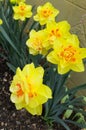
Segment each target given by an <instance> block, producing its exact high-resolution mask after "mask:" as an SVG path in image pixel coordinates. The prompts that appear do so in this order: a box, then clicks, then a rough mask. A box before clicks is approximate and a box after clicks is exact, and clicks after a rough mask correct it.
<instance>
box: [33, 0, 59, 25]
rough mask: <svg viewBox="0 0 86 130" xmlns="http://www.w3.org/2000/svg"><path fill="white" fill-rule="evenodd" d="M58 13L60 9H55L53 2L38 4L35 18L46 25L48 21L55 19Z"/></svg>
mask: <svg viewBox="0 0 86 130" xmlns="http://www.w3.org/2000/svg"><path fill="white" fill-rule="evenodd" d="M58 13H59V10H57V9H55V8H54V7H53V6H52V4H51V3H49V2H47V3H46V4H44V5H43V6H38V8H37V14H36V15H35V16H34V20H35V21H39V23H40V24H41V25H44V24H46V23H47V22H48V21H55V17H56V16H57V14H58Z"/></svg>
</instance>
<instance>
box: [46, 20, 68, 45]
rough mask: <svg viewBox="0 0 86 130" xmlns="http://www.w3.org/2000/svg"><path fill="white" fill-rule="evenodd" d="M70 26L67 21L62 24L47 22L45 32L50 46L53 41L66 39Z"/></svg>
mask: <svg viewBox="0 0 86 130" xmlns="http://www.w3.org/2000/svg"><path fill="white" fill-rule="evenodd" d="M69 30H70V24H69V23H68V22H67V21H62V22H58V23H56V22H48V23H47V27H46V31H47V33H48V38H49V42H50V44H52V45H53V44H54V42H55V40H59V39H62V38H63V39H66V38H67V37H68V36H69V35H70V33H69Z"/></svg>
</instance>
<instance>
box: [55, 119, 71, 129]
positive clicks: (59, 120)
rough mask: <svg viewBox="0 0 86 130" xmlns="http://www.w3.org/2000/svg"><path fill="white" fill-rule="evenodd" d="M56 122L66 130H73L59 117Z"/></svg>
mask: <svg viewBox="0 0 86 130" xmlns="http://www.w3.org/2000/svg"><path fill="white" fill-rule="evenodd" d="M54 121H55V122H57V123H59V124H61V125H62V126H63V127H64V128H65V129H66V130H71V129H70V128H69V126H68V125H67V124H66V123H65V122H64V121H63V120H62V119H60V118H59V117H55V118H54Z"/></svg>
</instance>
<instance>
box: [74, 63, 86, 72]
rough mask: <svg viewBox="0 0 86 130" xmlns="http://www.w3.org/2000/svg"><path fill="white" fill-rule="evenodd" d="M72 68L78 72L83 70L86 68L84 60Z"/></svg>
mask: <svg viewBox="0 0 86 130" xmlns="http://www.w3.org/2000/svg"><path fill="white" fill-rule="evenodd" d="M71 69H72V70H73V71H76V72H82V71H84V69H85V68H84V64H83V62H82V61H81V62H79V63H78V64H75V65H72V66H71Z"/></svg>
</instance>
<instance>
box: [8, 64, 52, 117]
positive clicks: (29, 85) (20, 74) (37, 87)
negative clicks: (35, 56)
mask: <svg viewBox="0 0 86 130" xmlns="http://www.w3.org/2000/svg"><path fill="white" fill-rule="evenodd" d="M43 74H44V69H43V68H42V67H37V68H35V67H34V64H33V63H32V64H27V65H26V66H25V67H24V68H23V70H22V71H21V69H20V68H18V69H17V72H16V75H15V76H14V78H13V81H12V83H11V86H10V91H11V93H12V94H11V101H12V102H13V103H15V106H16V108H17V109H22V108H26V109H27V110H28V111H29V112H30V113H31V114H32V115H36V114H37V115H41V114H42V104H44V103H45V102H47V100H48V99H49V98H52V92H51V89H50V88H49V87H48V86H47V85H44V84H43Z"/></svg>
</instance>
